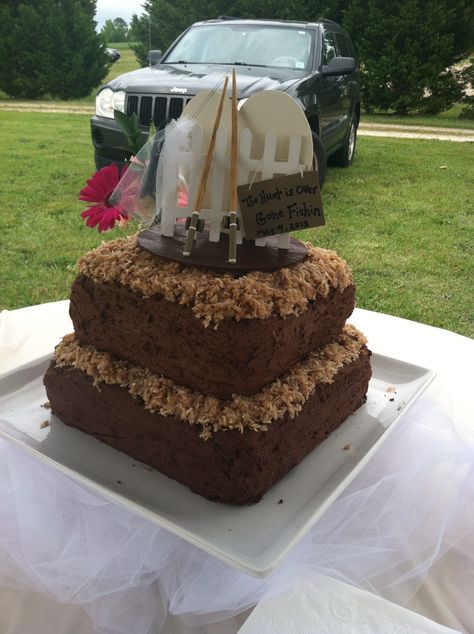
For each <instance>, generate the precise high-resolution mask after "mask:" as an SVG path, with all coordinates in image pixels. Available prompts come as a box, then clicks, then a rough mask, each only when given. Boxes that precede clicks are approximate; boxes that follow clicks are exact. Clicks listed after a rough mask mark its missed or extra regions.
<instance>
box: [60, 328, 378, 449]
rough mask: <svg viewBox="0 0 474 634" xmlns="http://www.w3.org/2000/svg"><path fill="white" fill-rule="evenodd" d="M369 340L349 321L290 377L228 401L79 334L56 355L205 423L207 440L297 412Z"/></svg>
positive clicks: (148, 404) (153, 406)
mask: <svg viewBox="0 0 474 634" xmlns="http://www.w3.org/2000/svg"><path fill="white" fill-rule="evenodd" d="M365 344H366V339H365V337H364V335H363V334H362V333H361V332H359V331H358V330H357V329H356V328H355V327H354V326H351V325H346V326H345V327H344V329H343V331H342V333H341V334H340V335H339V337H338V338H337V340H336V341H335V342H333V343H330V344H328V345H327V346H325V347H324V348H322V349H321V350H319V351H317V352H314V353H313V354H311V355H310V356H309V357H308V358H307V359H306V360H305V361H302V362H301V363H299V364H297V365H296V366H295V367H294V368H293V369H292V370H291V372H289V373H288V374H286V375H285V376H284V377H282V378H280V379H277V380H275V381H273V383H270V384H269V385H267V386H266V387H264V388H263V389H262V390H261V391H260V392H258V393H257V394H254V395H252V396H240V395H234V396H233V397H232V399H231V400H228V401H223V400H219V399H217V398H215V397H213V396H207V395H204V394H201V393H199V392H195V391H193V390H191V389H189V388H186V387H183V386H181V385H178V384H176V383H174V382H173V381H171V380H170V379H167V378H164V377H163V376H160V375H158V374H153V373H152V372H150V371H149V370H146V369H144V368H141V367H139V366H134V365H132V364H131V363H128V362H127V361H117V360H116V359H114V358H113V357H112V355H110V354H109V353H107V352H99V351H98V350H97V349H96V348H94V347H93V346H82V345H80V343H79V341H78V340H77V339H76V337H75V335H74V334H72V335H67V336H66V337H64V339H63V340H62V342H61V343H60V344H59V345H58V347H57V348H56V352H55V360H56V365H57V366H59V367H73V368H76V369H78V370H82V371H83V372H86V373H87V374H88V375H89V376H90V377H91V378H92V379H93V380H94V385H95V386H96V387H97V388H98V389H100V384H101V383H106V384H108V385H119V386H120V387H122V388H125V389H127V390H128V391H129V393H130V394H131V395H132V396H134V397H139V398H141V399H142V400H143V403H144V406H145V408H146V409H147V410H149V411H150V412H158V413H160V414H161V415H162V416H173V417H175V418H178V419H180V420H183V421H186V422H188V423H189V424H190V425H201V427H202V431H201V434H200V436H201V438H204V439H205V440H207V439H208V438H210V437H211V436H212V434H213V433H214V432H216V431H218V430H230V429H238V430H240V431H243V430H244V429H246V428H248V429H252V430H254V431H266V430H267V429H268V425H270V424H271V423H273V422H274V421H276V420H278V419H280V418H283V417H284V416H285V415H287V414H288V416H289V417H290V418H294V417H295V416H296V415H297V414H298V413H299V412H300V411H301V409H302V407H303V405H304V404H305V403H306V401H307V400H308V399H309V397H310V396H311V394H312V393H313V392H314V390H315V389H316V386H317V385H318V383H332V382H333V381H334V377H335V375H336V374H337V372H338V371H339V370H340V369H341V368H342V366H344V365H345V364H347V363H351V362H352V361H355V360H356V359H357V358H358V357H359V355H360V352H361V350H362V348H363V347H364V346H365Z"/></svg>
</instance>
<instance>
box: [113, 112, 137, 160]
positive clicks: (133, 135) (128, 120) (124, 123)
mask: <svg viewBox="0 0 474 634" xmlns="http://www.w3.org/2000/svg"><path fill="white" fill-rule="evenodd" d="M114 119H115V121H116V122H117V124H118V126H119V127H120V129H121V130H122V132H123V133H124V134H125V136H126V137H127V143H128V146H129V147H128V149H129V150H130V151H131V152H132V154H137V153H138V152H139V150H140V148H141V147H142V145H143V138H142V133H141V130H140V127H139V125H138V117H137V115H136V113H135V112H134V113H133V114H132V115H127V114H125V113H124V112H121V111H120V110H114Z"/></svg>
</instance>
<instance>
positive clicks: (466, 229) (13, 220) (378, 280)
mask: <svg viewBox="0 0 474 634" xmlns="http://www.w3.org/2000/svg"><path fill="white" fill-rule="evenodd" d="M0 150H1V152H2V157H3V165H2V170H1V173H0V198H1V205H0V210H1V212H0V213H1V215H0V308H17V307H20V306H26V305H30V304H36V303H41V302H47V301H53V300H57V299H64V298H66V297H68V294H69V288H70V284H71V282H72V279H73V277H74V265H75V261H76V260H77V258H78V257H79V256H80V255H81V254H82V253H84V252H85V251H86V250H88V249H90V248H92V247H94V246H96V245H98V244H100V242H101V241H102V240H108V239H110V238H112V237H115V236H117V235H124V234H126V233H127V231H120V230H115V231H114V232H112V233H107V234H102V235H99V234H98V233H97V232H96V231H95V230H91V229H88V228H86V227H85V226H84V224H83V221H82V219H81V217H80V212H81V211H82V210H83V209H84V207H85V205H84V204H83V203H81V202H80V201H79V200H78V192H79V190H80V189H81V188H82V187H83V186H84V184H85V181H86V179H87V178H89V177H90V175H91V174H92V173H93V171H94V163H93V152H92V145H91V142H90V134H89V117H88V116H83V115H51V114H42V113H17V112H0ZM473 162H474V144H468V143H450V142H446V141H443V142H442V141H425V140H423V141H417V140H411V139H383V138H372V137H370V138H369V137H361V138H360V139H359V141H358V148H357V156H356V160H355V162H354V165H353V166H352V167H351V168H350V169H348V170H341V169H336V168H332V169H329V170H328V173H327V181H326V184H325V187H324V191H323V201H324V205H325V214H326V222H327V224H326V226H325V227H322V228H317V229H314V230H311V231H308V232H306V233H304V234H302V235H301V237H303V238H305V239H309V240H311V241H312V242H314V243H315V244H318V245H321V246H323V247H327V248H331V249H335V250H337V251H338V252H339V253H340V254H341V255H342V256H343V257H344V258H345V259H346V260H347V261H348V262H349V263H350V265H351V266H352V268H353V271H354V275H355V279H356V282H357V285H358V295H357V296H358V306H360V307H362V308H368V309H371V310H376V311H382V312H386V313H390V314H393V315H399V316H401V317H406V318H409V319H414V320H417V321H422V322H425V323H429V324H432V325H434V326H439V327H442V328H447V329H449V330H454V331H456V332H459V333H461V334H464V335H468V336H474V299H473V292H472V280H473V279H474V209H473V207H474V205H473V202H472V191H473V187H474V182H473V180H474V179H473V173H472V169H471V167H472V164H473ZM132 231H133V228H131V229H129V230H128V232H129V233H130V232H132Z"/></svg>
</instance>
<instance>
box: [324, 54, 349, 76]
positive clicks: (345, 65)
mask: <svg viewBox="0 0 474 634" xmlns="http://www.w3.org/2000/svg"><path fill="white" fill-rule="evenodd" d="M356 68H357V64H356V61H355V59H354V58H353V57H333V58H332V60H331V61H330V62H329V64H325V65H324V66H322V67H321V71H322V73H323V75H350V74H351V73H353V72H355V70H356Z"/></svg>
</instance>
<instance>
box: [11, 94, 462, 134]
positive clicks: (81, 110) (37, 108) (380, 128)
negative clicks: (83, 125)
mask: <svg viewBox="0 0 474 634" xmlns="http://www.w3.org/2000/svg"><path fill="white" fill-rule="evenodd" d="M0 110H13V111H15V112H48V113H51V114H55V113H64V114H89V115H92V114H93V113H94V105H93V104H84V105H83V106H82V105H74V106H68V105H64V106H63V105H58V104H51V105H48V104H45V103H41V104H32V103H28V102H25V103H22V102H20V101H16V102H13V103H12V102H8V101H3V102H0ZM358 133H359V135H360V136H383V137H395V138H397V139H438V140H440V141H457V142H460V143H469V142H471V143H472V142H474V130H467V129H464V128H438V127H432V126H415V125H394V124H385V123H361V124H360V126H359V132H358Z"/></svg>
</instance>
